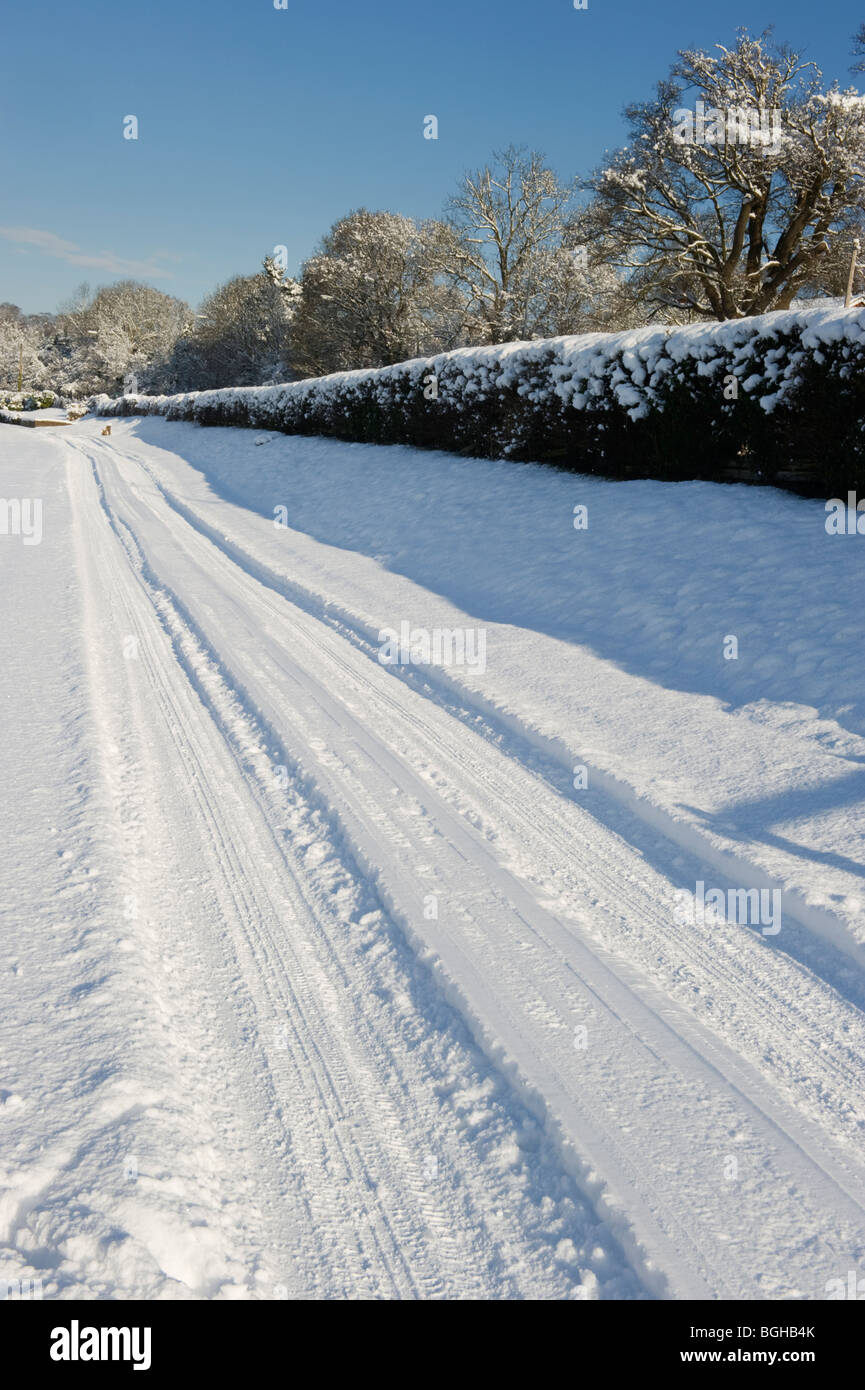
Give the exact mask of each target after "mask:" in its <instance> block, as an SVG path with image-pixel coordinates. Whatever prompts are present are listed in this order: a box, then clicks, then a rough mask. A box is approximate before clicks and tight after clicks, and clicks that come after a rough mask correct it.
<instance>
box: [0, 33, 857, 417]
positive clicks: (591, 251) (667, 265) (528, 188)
mask: <svg viewBox="0 0 865 1390" xmlns="http://www.w3.org/2000/svg"><path fill="white" fill-rule="evenodd" d="M853 45H854V46H853V55H854V57H856V58H857V60H858V61H857V62H856V63H855V65H854V69H853V70H854V71H865V26H863V27H861V28H860V29H859V31H858V33H857V34H856V35H855V36H854V40H853ZM692 112H693V113H695V114H694V115H693V116H692V114H691V113H692ZM767 113H770V114H771V117H772V125H771V128H769V127H767V126H766V123H765V121H766V114H767ZM625 114H626V116H627V118H628V121H629V135H628V140H627V143H626V145H625V146H624V148H622V149H621V150H619V151H618V152H616V153H615V154H614V155H613V156H612V157H611V158H609V159H608V160H607V161H606V162H605V164H604V165H603V166H602V167H601V168H599V169H597V170H596V171H595V172H594V173H593V174H592V175H591V176H590V177H588V178H585V179H583V180H579V181H578V180H573V181H571V182H563V181H562V180H561V179H560V178H559V176H558V175H557V174H556V173H555V172H554V171H553V170H552V169H551V168H550V167H549V165H548V164H547V162H546V160H545V159H544V157H543V156H542V155H541V154H539V153H537V152H531V151H526V150H525V149H518V148H514V147H513V146H511V147H509V148H508V149H506V150H503V151H500V152H497V153H496V154H495V155H494V156H493V158H492V160H491V161H490V163H489V164H488V165H485V166H484V167H483V168H480V169H476V170H472V171H470V172H468V173H466V175H465V177H464V179H463V180H462V182H461V184H460V186H459V188H458V189H457V190H456V192H455V193H454V195H453V197H452V198H451V199H450V200H449V201H448V203H447V205H446V207H445V209H444V212H443V215H442V216H441V218H439V219H431V220H429V221H425V222H417V221H415V220H413V219H412V218H410V217H405V216H402V215H400V214H397V213H393V212H372V211H369V210H367V209H366V208H360V209H358V210H356V211H354V212H351V213H349V214H348V216H346V217H343V218H340V219H339V221H337V222H336V223H335V224H334V226H333V227H331V229H330V231H329V232H327V234H326V235H325V236H324V237H323V238H322V241H321V243H320V245H319V246H318V247H317V249H316V250H315V252H314V253H313V255H311V256H310V257H309V259H308V260H307V261H306V262H305V263H304V265H303V267H302V270H301V274H300V277H299V278H298V279H293V278H292V277H290V276H288V275H287V274H286V272H285V267H284V265H283V264H282V263H281V261H280V259H279V257H278V256H277V255H276V254H275V250H274V253H273V254H271V255H269V256H268V257H266V259H265V261H264V264H263V267H262V269H261V270H260V271H259V272H258V273H257V274H254V275H242V276H237V277H235V278H234V279H232V280H229V281H228V282H227V283H226V284H224V285H221V286H220V287H219V288H218V289H216V290H215V291H214V292H213V293H212V294H210V295H209V296H208V297H207V298H206V299H205V300H204V302H203V303H202V304H201V305H200V306H199V308H198V310H197V311H193V310H192V309H191V308H190V307H189V306H188V305H187V304H185V303H183V302H182V301H180V300H178V299H174V298H172V297H171V296H169V295H166V294H163V293H161V292H160V291H158V290H155V289H152V288H150V287H149V286H147V285H143V284H138V283H136V282H134V281H121V282H119V283H116V284H113V285H110V286H107V287H104V288H101V289H98V290H96V291H95V292H92V291H91V290H90V289H89V288H88V287H87V286H82V287H81V289H80V290H79V292H78V293H77V294H76V296H75V297H74V299H73V300H72V301H71V302H70V303H68V304H66V305H64V306H62V307H61V309H60V310H59V312H58V313H56V314H53V315H50V314H37V315H29V316H28V315H24V314H22V313H21V312H20V310H19V309H18V308H17V307H16V306H15V305H12V304H3V305H0V386H5V387H14V386H15V385H16V384H17V379H18V374H19V367H20V371H21V374H22V377H23V384H24V386H25V388H38V387H53V388H54V389H55V390H57V391H59V392H61V394H63V395H65V396H79V397H80V396H83V395H89V394H91V393H93V392H107V393H109V394H119V393H121V392H123V391H124V390H129V391H139V392H146V393H157V394H170V393H172V392H176V391H189V390H198V389H205V388H211V387H220V386H248V385H258V384H267V383H270V382H276V381H290V380H295V379H298V378H301V377H307V376H319V375H323V374H325V373H328V372H333V371H341V370H346V369H352V368H361V367H380V366H386V365H388V364H390V363H393V362H398V361H403V360H406V359H408V358H411V357H417V356H427V355H430V354H433V353H437V352H441V351H445V350H447V349H449V348H454V347H463V346H476V345H480V344H483V343H501V342H508V341H512V340H516V339H533V338H546V337H555V336H558V335H560V334H565V333H577V332H586V331H591V330H596V329H616V328H628V327H634V326H638V325H640V324H644V323H650V322H653V321H658V322H670V323H687V322H693V321H700V320H704V319H714V320H718V321H722V320H724V319H731V318H741V317H745V316H749V315H753V314H758V313H764V312H766V311H768V310H771V309H781V308H787V307H789V305H790V304H791V303H792V302H793V301H794V300H795V299H800V298H808V297H811V296H820V295H838V294H841V293H843V292H844V288H845V285H846V278H847V273H848V269H849V263H850V256H851V250H852V246H853V241H854V238H855V237H856V236H857V235H863V234H865V226H863V181H865V98H862V97H860V96H859V95H858V93H857V92H855V91H854V90H852V89H850V90H847V91H842V90H841V89H840V88H839V86H838V85H837V84H835V85H834V86H832V87H828V88H827V87H826V86H825V85H824V83H823V79H822V74H821V73H820V71H819V69H818V68H817V67H816V66H815V65H814V64H812V63H809V62H805V61H804V60H803V59H802V58H801V57H800V55H799V54H797V53H794V52H792V51H791V50H790V49H788V48H786V47H784V46H777V45H775V44H774V42H773V41H772V38H771V34H770V33H769V32H767V33H765V34H763V35H762V36H760V37H759V38H753V37H751V36H749V35H748V34H747V33H745V32H740V33H739V35H738V37H737V41H736V43H735V45H734V46H733V47H732V48H730V49H726V48H724V47H721V46H719V47H718V49H717V52H716V53H715V54H709V53H705V52H702V51H685V52H681V53H680V54H679V55H678V58H677V61H676V62H675V63H674V65H673V66H672V67H671V69H670V72H669V74H668V76H667V77H666V78H664V79H663V80H662V81H661V82H659V83H658V85H657V88H656V93H655V95H654V97H653V98H651V99H650V100H648V101H645V102H642V103H639V104H635V105H632V106H630V107H628V108H627V109H626V113H625ZM761 116H762V117H763V127H762V129H761V127H760V119H761Z"/></svg>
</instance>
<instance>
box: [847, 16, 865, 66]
mask: <svg viewBox="0 0 865 1390" xmlns="http://www.w3.org/2000/svg"><path fill="white" fill-rule="evenodd" d="M853 54H854V57H856V58H858V60H859V61H858V62H857V63H854V64H853V66H852V68H851V69H850V71H851V72H865V24H860V25H859V28H858V29H857V30H856V33H855V34H854V35H853Z"/></svg>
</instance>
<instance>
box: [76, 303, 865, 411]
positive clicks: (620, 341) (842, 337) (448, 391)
mask: <svg viewBox="0 0 865 1390" xmlns="http://www.w3.org/2000/svg"><path fill="white" fill-rule="evenodd" d="M839 344H840V345H846V346H847V347H848V348H857V347H858V348H861V349H863V351H865V311H863V310H862V309H844V308H843V307H840V306H839V305H837V304H836V303H833V302H831V301H830V302H828V303H827V302H825V301H824V302H823V305H822V307H816V308H804V307H803V308H798V309H790V310H784V311H776V312H774V313H769V314H760V315H757V316H755V317H753V318H744V319H729V320H726V321H725V322H723V323H698V324H687V325H684V326H680V327H673V326H670V325H658V326H651V327H648V328H635V329H627V330H625V331H624V332H619V333H581V334H575V335H569V336H566V337H560V338H544V339H539V340H536V341H532V342H515V343H499V344H494V345H490V346H486V347H470V348H456V349H454V350H452V351H451V352H445V353H440V354H438V355H437V356H434V357H418V358H413V359H411V360H410V361H407V362H398V363H396V364H394V365H393V366H390V367H369V368H363V369H360V370H357V371H351V372H334V373H333V374H332V375H330V376H323V377H312V378H309V379H308V380H305V381H297V382H289V383H287V384H285V385H277V386H240V387H226V388H224V389H220V390H212V391H193V392H189V393H185V394H183V395H179V396H133V397H128V396H127V397H121V398H119V400H122V401H124V402H125V407H126V412H127V413H128V410H129V407H130V405H133V407H134V409H135V410H136V411H140V413H142V414H145V413H146V414H149V413H157V414H169V413H170V414H178V415H179V414H185V415H190V414H192V415H194V414H195V413H196V412H197V411H198V410H199V409H206V408H208V407H213V406H218V405H219V404H223V405H228V404H230V402H231V401H232V400H240V399H243V400H244V402H245V403H246V404H247V405H248V406H250V407H254V406H255V405H257V404H258V405H261V407H262V408H263V410H262V415H263V416H264V414H265V413H271V412H279V410H280V409H281V408H284V409H288V410H290V409H291V408H292V406H294V407H297V406H302V405H303V404H304V403H306V402H310V398H313V401H318V402H322V403H323V402H324V401H325V400H326V399H327V398H328V397H333V398H335V397H339V396H341V395H345V394H348V395H353V394H354V393H355V392H356V391H358V390H360V389H364V390H365V391H368V390H369V388H370V387H371V388H372V389H373V392H374V395H375V397H377V398H378V399H380V400H381V402H382V403H383V404H385V403H389V402H392V401H393V399H394V396H395V395H398V394H400V393H401V389H409V388H410V389H416V387H417V386H418V384H419V383H420V382H422V381H424V380H427V379H428V378H429V377H430V376H435V377H436V379H437V383H438V391H439V395H440V398H441V399H443V400H445V401H447V403H448V404H449V405H451V406H452V407H453V408H455V409H457V410H461V409H464V408H466V407H470V406H471V404H472V402H473V400H477V399H483V398H484V397H485V396H486V394H487V393H488V392H493V391H501V390H506V389H508V388H511V387H512V388H515V389H516V390H517V391H518V392H519V394H521V395H524V396H526V397H528V398H529V399H530V400H532V401H535V402H538V403H543V402H544V401H549V402H551V403H554V402H555V401H556V398H557V399H558V402H561V403H564V404H565V405H569V406H572V407H574V408H575V409H592V408H593V407H595V408H597V407H599V406H600V404H601V401H602V398H604V397H605V396H608V395H609V394H611V395H612V397H613V399H614V400H615V402H616V403H617V404H618V405H619V406H620V407H621V408H622V409H624V410H625V411H626V412H627V413H628V415H630V417H631V418H632V419H639V418H641V417H642V416H644V415H646V414H647V413H648V409H649V407H650V406H651V405H652V404H653V403H654V401H655V400H656V388H657V387H658V386H659V384H660V382H661V381H662V379H663V378H664V377H665V376H666V375H667V374H668V373H670V372H673V373H674V374H675V373H677V369H680V368H682V367H683V366H684V365H686V364H693V365H695V367H696V371H697V373H698V375H701V376H712V375H714V374H715V373H716V372H720V371H721V369H722V368H723V369H724V371H725V372H732V373H733V374H734V375H735V376H736V377H738V378H739V380H740V382H741V385H742V387H743V389H744V390H745V391H747V392H748V393H749V394H752V393H759V394H758V395H757V399H758V400H759V403H760V405H761V406H762V407H763V409H764V410H766V411H771V410H773V409H774V407H775V406H776V405H777V403H778V402H779V400H780V399H781V397H782V395H783V393H784V390H785V389H786V388H787V387H788V386H789V385H790V384H792V382H793V381H794V380H795V376H796V367H797V365H798V364H799V363H800V362H801V360H802V355H803V351H808V352H811V353H813V354H814V357H815V358H816V360H817V361H818V362H819V361H821V360H822V357H821V349H822V348H824V347H828V346H830V345H833V346H835V345H839ZM310 403H311V402H310ZM112 404H113V405H114V406H115V409H117V408H119V401H118V402H117V403H112V402H111V401H110V398H109V397H107V396H100V397H97V398H95V400H94V405H95V407H96V409H97V410H99V411H100V412H101V413H105V412H106V410H107V408H108V407H109V406H110V405H112Z"/></svg>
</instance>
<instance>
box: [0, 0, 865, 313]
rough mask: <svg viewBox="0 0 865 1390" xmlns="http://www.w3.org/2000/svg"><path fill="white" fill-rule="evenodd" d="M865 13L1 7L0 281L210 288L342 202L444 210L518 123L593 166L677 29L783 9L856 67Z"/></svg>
mask: <svg viewBox="0 0 865 1390" xmlns="http://www.w3.org/2000/svg"><path fill="white" fill-rule="evenodd" d="M863 17H865V16H863V12H862V7H861V5H860V4H854V3H853V0H832V3H831V4H830V5H824V4H816V3H814V0H784V3H781V0H757V3H753V2H752V3H747V4H746V3H738V0H731V3H729V4H725V5H723V6H720V5H714V6H711V5H705V6H700V5H695V4H694V3H693V0H656V2H655V3H652V2H651V0H643V3H638V0H589V8H588V9H587V10H584V11H577V10H575V9H574V8H573V4H572V0H432V2H431V3H429V2H428V3H423V0H414V2H413V0H374V2H373V3H366V4H362V3H352V0H331V2H330V3H327V2H326V0H325V2H323V0H288V9H287V10H276V9H274V6H273V0H145V3H143V4H137V5H136V4H124V3H123V0H85V4H84V6H83V7H82V6H79V5H75V4H71V3H68V0H67V3H61V2H60V0H43V3H42V4H40V5H38V6H36V7H34V6H32V5H29V6H28V5H24V4H21V3H17V4H15V5H14V6H7V8H6V11H5V13H4V18H3V32H2V48H3V52H2V84H0V122H2V139H0V145H2V150H3V156H4V160H3V163H4V169H3V177H2V187H3V195H2V206H0V228H2V231H0V300H11V301H12V302H13V303H17V304H20V305H21V307H22V308H23V309H25V310H26V311H27V312H35V311H38V310H53V309H54V308H56V307H57V304H58V302H59V301H60V300H61V299H62V298H64V297H65V296H67V295H68V294H70V293H71V291H72V290H73V289H74V288H75V286H76V285H78V284H79V283H80V282H81V281H82V280H84V279H86V280H88V281H89V282H90V283H91V284H92V285H97V284H104V283H108V282H110V281H111V280H114V279H118V278H121V277H123V276H125V275H132V276H134V277H135V278H137V279H143V280H146V281H148V282H149V283H152V284H154V285H156V286H157V287H158V288H160V289H164V290H166V291H167V292H169V293H172V294H177V295H179V296H181V297H182V298H185V299H188V300H190V301H191V302H193V303H197V302H198V301H199V300H200V299H201V298H202V296H203V295H204V294H206V293H207V292H208V290H210V289H212V288H213V287H214V286H215V285H216V284H218V283H219V282H220V281H222V280H225V279H227V278H228V277H229V276H231V275H233V274H239V273H247V274H248V273H250V272H252V271H254V270H256V269H257V268H258V266H259V264H260V262H261V259H262V257H263V255H264V254H265V253H266V252H267V251H269V250H271V249H272V247H273V246H275V245H279V244H284V245H286V246H287V247H288V250H289V260H290V265H289V268H290V269H291V270H295V269H297V267H298V266H299V265H300V262H301V261H302V260H303V259H304V257H305V256H307V255H308V254H309V253H310V251H311V250H312V249H313V247H314V245H315V243H316V242H317V240H318V239H319V237H320V236H321V234H322V233H323V232H324V231H325V230H326V229H327V228H328V227H329V226H330V225H331V223H332V222H333V221H334V220H335V219H336V218H337V217H339V216H340V215H342V214H343V213H346V212H348V211H350V210H351V209H352V208H355V207H359V206H366V207H369V208H388V209H391V210H393V211H397V212H403V213H406V214H409V215H411V216H414V217H427V216H434V215H436V214H438V213H439V212H440V210H441V206H442V203H443V201H444V199H445V197H446V195H447V194H448V193H449V192H450V191H451V189H452V188H453V186H454V184H455V183H456V181H457V180H458V178H459V176H460V174H461V173H462V172H463V170H464V169H466V168H467V167H471V166H474V165H477V164H478V163H481V162H483V161H484V160H485V159H486V158H487V157H488V155H489V154H490V153H491V151H492V150H493V149H496V148H500V147H503V146H505V145H507V144H509V143H511V142H513V143H514V144H526V145H529V146H532V147H535V148H540V149H542V150H544V151H545V152H546V154H547V155H548V157H549V159H550V161H551V162H552V164H553V166H554V167H555V168H556V169H557V170H558V172H559V173H560V174H562V175H563V176H570V175H572V174H575V173H584V172H587V171H588V170H589V169H591V168H592V167H593V166H594V165H595V164H596V163H597V162H598V161H599V160H600V159H601V157H602V156H603V154H604V151H605V150H609V149H613V148H615V147H616V146H617V145H618V144H619V143H620V142H621V139H622V136H623V133H624V127H623V123H622V121H621V108H622V106H623V105H624V104H625V103H626V102H627V101H631V100H636V99H639V98H641V97H644V96H648V95H649V94H650V92H651V89H652V87H653V85H654V83H655V81H656V80H657V79H658V78H659V77H661V76H662V75H664V74H665V73H666V71H667V69H668V67H669V64H670V62H671V60H672V59H673V57H674V54H675V51H676V50H677V49H678V48H683V47H689V46H702V47H711V45H713V44H714V43H718V42H720V43H725V44H729V43H732V42H733V40H734V37H735V31H736V29H737V28H738V27H740V26H746V27H747V28H749V29H750V30H751V31H752V32H760V31H762V30H763V29H764V28H765V27H766V26H767V25H769V24H773V23H774V24H775V26H776V37H777V38H779V39H784V40H786V41H788V42H789V43H791V44H792V45H793V46H794V47H797V48H800V49H802V50H804V51H805V53H806V56H807V57H809V58H812V59H813V60H814V61H816V62H817V63H818V64H819V65H820V66H821V67H822V68H823V71H824V73H825V74H826V76H827V78H828V79H830V80H831V79H834V78H836V77H837V78H839V79H840V80H841V82H842V84H843V85H848V84H850V83H852V82H853V80H854V79H853V78H852V77H851V76H850V74H849V71H848V69H849V65H850V63H851V61H852V59H851V57H850V47H851V44H850V39H851V35H852V34H853V33H854V32H855V30H856V29H857V28H858V27H859V24H860V23H861V22H862V19H863ZM428 114H435V115H436V116H438V118H439V122H440V130H439V139H438V141H431V140H424V139H423V130H422V122H423V117H424V116H426V115H428ZM127 115H135V116H137V117H138V120H139V123H140V126H139V139H138V140H137V141H132V140H124V139H123V133H122V122H123V118H124V116H127ZM13 238H14V239H13ZM93 262H95V264H94V263H93Z"/></svg>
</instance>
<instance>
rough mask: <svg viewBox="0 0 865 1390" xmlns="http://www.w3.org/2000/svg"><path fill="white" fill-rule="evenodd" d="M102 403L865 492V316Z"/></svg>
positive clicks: (589, 340)
mask: <svg viewBox="0 0 865 1390" xmlns="http://www.w3.org/2000/svg"><path fill="white" fill-rule="evenodd" d="M91 404H92V406H93V408H95V409H96V410H97V412H98V413H99V414H101V415H150V414H157V415H165V416H166V417H167V418H168V419H171V420H192V421H196V422H197V423H199V424H201V425H239V426H247V427H250V428H254V429H267V430H280V431H283V432H285V433H288V434H310V435H325V436H331V437H333V438H336V439H344V440H352V441H357V442H364V443H373V444H409V445H414V446H415V447H418V448H422V449H426V448H432V449H447V450H450V451H453V452H457V453H462V454H466V455H471V456H474V457H481V458H510V459H518V460H530V461H536V462H547V463H551V464H555V465H556V466H558V467H560V468H566V469H570V470H573V471H575V472H580V473H597V474H603V475H605V476H607V477H619V478H659V479H686V478H703V479H710V480H715V481H724V482H750V483H774V484H776V485H780V486H784V487H788V488H791V489H793V490H795V491H798V492H803V493H808V494H811V495H815V496H825V495H829V494H833V495H835V494H838V493H843V492H845V491H846V490H847V489H849V488H854V489H857V490H859V491H862V492H865V430H863V421H865V313H863V311H862V310H859V309H851V310H844V309H838V308H835V307H832V308H822V309H813V310H803V311H799V312H795V311H788V312H783V313H775V314H765V315H762V316H760V317H758V318H752V319H740V320H734V321H730V322H728V323H721V324H710V325H705V324H700V325H692V326H688V327H685V328H669V327H665V328H646V329H639V330H635V331H631V332H626V333H615V334H601V333H593V334H584V335H581V336H579V337H568V338H553V339H549V340H546V341H543V342H532V343H507V344H503V345H501V346H496V347H484V348H464V349H459V350H458V351H456V352H450V353H444V354H441V355H440V356H437V357H431V358H420V359H415V360H413V361H410V362H402V363H398V364H397V365H395V366H392V367H384V368H381V369H379V370H370V371H358V372H340V373H337V374H335V375H333V376H327V377H320V378H315V379H312V380H307V381H299V382H292V383H290V384H288V385H284V386H258V387H232V388H227V389H225V390H217V391H197V392H191V393H187V394H184V395H178V396H121V397H119V398H117V399H114V400H111V399H109V398H108V397H107V396H101V397H97V398H95V399H94V400H93V401H92V402H91Z"/></svg>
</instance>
